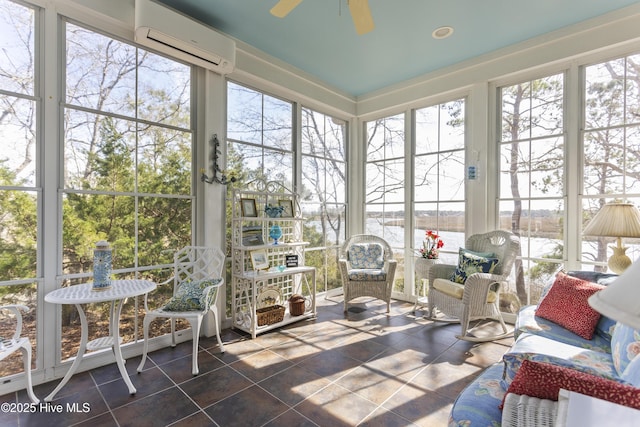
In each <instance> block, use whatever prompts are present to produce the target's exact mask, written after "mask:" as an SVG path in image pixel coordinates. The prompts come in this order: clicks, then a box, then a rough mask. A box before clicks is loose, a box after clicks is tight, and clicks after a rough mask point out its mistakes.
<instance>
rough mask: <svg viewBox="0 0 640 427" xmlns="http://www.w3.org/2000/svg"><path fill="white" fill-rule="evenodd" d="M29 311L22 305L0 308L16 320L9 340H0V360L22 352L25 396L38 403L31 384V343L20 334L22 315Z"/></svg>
mask: <svg viewBox="0 0 640 427" xmlns="http://www.w3.org/2000/svg"><path fill="white" fill-rule="evenodd" d="M21 311H24V312H25V313H26V312H28V311H29V307H27V306H24V305H5V306H2V307H0V312H2V313H3V314H5V313H6V312H9V313H12V314H13V315H15V318H16V328H15V331H14V332H13V334H12V336H11V338H7V339H2V341H1V342H0V360H4V359H5V358H6V357H8V356H10V355H12V354H13V353H14V352H16V351H18V350H20V351H21V352H22V361H23V363H24V375H25V376H26V378H27V395H28V396H29V399H31V401H32V402H33V403H39V402H40V400H39V399H38V398H37V397H36V395H35V394H34V393H33V382H32V381H31V341H29V338H27V337H21V336H20V334H21V333H22V313H21ZM3 326H4V325H3Z"/></svg>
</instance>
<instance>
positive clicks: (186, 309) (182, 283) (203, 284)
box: [138, 246, 225, 375]
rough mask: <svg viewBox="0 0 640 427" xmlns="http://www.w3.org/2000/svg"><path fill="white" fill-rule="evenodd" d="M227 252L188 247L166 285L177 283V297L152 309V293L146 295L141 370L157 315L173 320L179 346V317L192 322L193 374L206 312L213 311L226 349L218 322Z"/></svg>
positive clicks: (177, 258)
mask: <svg viewBox="0 0 640 427" xmlns="http://www.w3.org/2000/svg"><path fill="white" fill-rule="evenodd" d="M224 261H225V255H224V253H223V252H222V251H221V250H220V249H218V248H209V247H201V246H186V247H184V248H182V249H180V250H179V251H177V252H176V253H175V254H174V275H173V277H172V278H171V279H169V280H168V281H166V282H164V283H163V284H166V283H170V282H173V298H171V300H170V301H169V302H168V303H167V304H165V305H163V306H162V307H160V308H157V309H155V310H150V309H149V307H148V298H147V297H148V295H147V296H145V301H144V306H145V310H146V314H145V316H144V322H143V325H144V326H143V328H144V347H143V351H142V360H141V361H140V365H139V366H138V373H140V372H142V370H143V368H144V364H145V362H146V360H147V352H148V350H149V324H150V323H151V322H152V321H153V320H155V319H157V318H169V319H171V346H172V347H175V345H176V338H175V326H176V319H186V320H187V321H188V322H189V323H190V324H191V331H192V334H193V338H192V339H193V354H192V374H193V375H198V373H199V369H198V342H199V338H200V327H201V324H202V320H203V319H204V317H205V315H206V314H207V313H209V312H211V313H212V314H213V320H214V324H215V328H216V338H217V339H218V345H219V346H220V351H221V352H224V345H223V344H222V340H221V339H220V326H219V325H218V321H219V319H220V317H219V315H218V307H217V301H218V295H219V294H220V288H221V286H223V285H224V278H223V271H224ZM161 285H162V284H161Z"/></svg>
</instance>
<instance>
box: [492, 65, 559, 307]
mask: <svg viewBox="0 0 640 427" xmlns="http://www.w3.org/2000/svg"><path fill="white" fill-rule="evenodd" d="M499 100H500V101H499V108H500V115H499V117H500V128H499V132H498V137H499V141H498V147H499V156H500V157H499V158H500V165H499V185H500V193H499V206H498V214H499V219H498V221H499V227H500V228H501V229H505V230H509V231H512V232H514V233H515V234H517V235H519V236H520V241H521V245H522V246H521V248H522V253H521V258H520V259H518V260H517V261H516V263H515V267H514V274H515V278H514V280H512V281H510V282H509V288H507V289H505V290H503V292H504V293H505V294H512V296H513V297H512V298H503V299H502V300H503V301H504V302H505V304H509V305H508V306H503V307H502V309H503V310H504V311H511V312H516V310H517V309H518V307H519V305H524V304H528V303H536V302H537V301H538V299H539V298H540V295H541V293H542V289H543V287H544V285H545V284H546V283H547V282H548V279H549V276H550V275H551V274H553V273H554V272H555V271H556V270H557V269H558V268H559V263H562V262H563V260H564V259H565V256H564V243H563V242H564V235H563V224H564V222H565V218H564V216H565V199H564V196H565V187H564V168H565V151H564V148H565V147H564V145H565V142H564V140H565V135H564V132H565V130H564V118H563V117H564V74H556V75H552V76H548V77H543V78H540V79H536V80H529V81H525V82H522V83H518V84H515V85H512V86H506V87H502V88H500V89H499ZM525 277H526V279H525Z"/></svg>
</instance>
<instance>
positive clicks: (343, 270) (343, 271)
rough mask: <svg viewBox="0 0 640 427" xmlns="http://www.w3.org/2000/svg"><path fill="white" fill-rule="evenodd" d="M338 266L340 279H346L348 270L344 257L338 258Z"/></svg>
mask: <svg viewBox="0 0 640 427" xmlns="http://www.w3.org/2000/svg"><path fill="white" fill-rule="evenodd" d="M338 267H339V268H340V274H341V275H342V280H347V277H348V272H349V267H350V265H349V261H347V260H346V259H345V258H340V259H338Z"/></svg>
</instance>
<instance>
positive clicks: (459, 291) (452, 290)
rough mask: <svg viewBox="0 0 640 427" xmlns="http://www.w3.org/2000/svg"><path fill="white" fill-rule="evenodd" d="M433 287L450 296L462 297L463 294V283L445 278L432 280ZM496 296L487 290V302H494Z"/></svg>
mask: <svg viewBox="0 0 640 427" xmlns="http://www.w3.org/2000/svg"><path fill="white" fill-rule="evenodd" d="M433 287H434V288H435V289H437V290H439V291H440V292H442V293H443V294H446V295H449V296H450V297H453V298H457V299H460V300H461V299H462V295H463V294H464V285H461V284H459V283H456V282H452V281H451V280H447V279H436V280H434V281H433ZM497 298H498V296H497V295H496V293H495V292H494V291H489V294H487V302H488V303H489V304H491V303H494V302H495V301H496V299H497Z"/></svg>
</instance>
